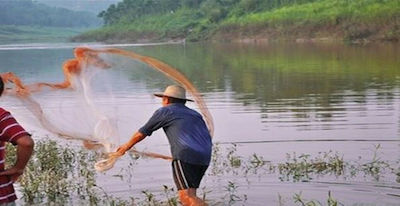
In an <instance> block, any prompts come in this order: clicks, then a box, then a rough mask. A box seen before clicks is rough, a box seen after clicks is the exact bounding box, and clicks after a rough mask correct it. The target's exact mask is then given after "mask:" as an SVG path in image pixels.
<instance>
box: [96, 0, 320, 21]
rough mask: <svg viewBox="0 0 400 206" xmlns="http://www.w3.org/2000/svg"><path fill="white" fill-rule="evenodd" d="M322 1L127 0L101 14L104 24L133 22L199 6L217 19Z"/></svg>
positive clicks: (214, 19)
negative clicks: (149, 16) (137, 19)
mask: <svg viewBox="0 0 400 206" xmlns="http://www.w3.org/2000/svg"><path fill="white" fill-rule="evenodd" d="M315 1H318V0H123V1H122V2H119V3H117V4H112V5H111V6H110V7H109V8H108V9H107V10H105V11H102V12H100V13H99V14H98V17H100V18H102V19H103V22H104V24H106V25H111V24H116V23H121V22H124V21H128V22H129V21H131V20H134V19H136V18H140V17H142V16H146V15H155V14H165V13H174V12H175V11H176V10H178V9H181V8H190V9H197V10H198V14H199V15H200V16H201V17H207V18H208V19H209V20H210V21H212V22H217V21H219V20H221V19H223V18H224V17H226V16H227V15H238V16H240V15H243V14H245V13H248V12H261V11H268V10H272V9H275V8H280V7H283V6H288V5H293V4H303V3H309V2H315Z"/></svg>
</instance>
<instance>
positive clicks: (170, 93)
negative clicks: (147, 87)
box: [154, 85, 193, 102]
mask: <svg viewBox="0 0 400 206" xmlns="http://www.w3.org/2000/svg"><path fill="white" fill-rule="evenodd" d="M154 96H156V97H172V98H176V99H184V100H187V101H191V102H193V100H191V99H186V90H185V89H184V88H183V87H181V86H178V85H170V86H168V87H167V88H165V91H164V93H155V94H154Z"/></svg>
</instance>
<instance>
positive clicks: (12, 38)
mask: <svg viewBox="0 0 400 206" xmlns="http://www.w3.org/2000/svg"><path fill="white" fill-rule="evenodd" d="M87 30H88V29H87V28H56V27H41V26H14V25H0V43H2V44H7V43H25V42H29V43H32V42H35V43H36V42H67V41H68V39H69V38H71V37H72V36H75V35H78V34H79V33H82V32H84V31H87Z"/></svg>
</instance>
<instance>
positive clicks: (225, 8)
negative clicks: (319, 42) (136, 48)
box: [74, 0, 400, 42]
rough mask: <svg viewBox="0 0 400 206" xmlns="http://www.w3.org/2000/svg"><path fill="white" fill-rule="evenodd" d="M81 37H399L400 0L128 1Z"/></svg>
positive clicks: (110, 10)
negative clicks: (100, 26)
mask: <svg viewBox="0 0 400 206" xmlns="http://www.w3.org/2000/svg"><path fill="white" fill-rule="evenodd" d="M98 16H99V17H101V18H102V19H103V21H104V24H105V26H104V27H103V28H102V29H98V30H93V31H91V32H87V33H84V34H83V35H80V36H77V37H76V38H75V39H74V40H76V41H88V40H95V41H111V42H112V41H120V42H121V41H126V42H130V41H138V40H150V41H160V40H161V41H163V40H169V39H184V38H185V39H187V40H190V41H199V40H205V39H211V38H213V39H223V40H229V39H234V38H238V39H243V38H250V39H252V38H267V39H271V38H272V39H276V38H285V37H289V38H316V37H317V38H318V37H320V38H325V37H328V38H332V39H343V40H346V41H347V40H350V41H358V40H361V41H363V40H364V39H370V40H389V41H396V40H399V39H400V25H399V22H400V1H398V0H123V1H122V2H119V3H118V4H113V5H111V6H110V7H109V8H108V9H107V10H105V11H102V12H101V13H100V14H99V15H98Z"/></svg>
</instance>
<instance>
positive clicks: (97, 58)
mask: <svg viewBox="0 0 400 206" xmlns="http://www.w3.org/2000/svg"><path fill="white" fill-rule="evenodd" d="M107 55H117V56H119V57H124V58H129V59H131V60H132V59H133V60H135V61H138V62H141V63H144V64H147V65H148V66H150V68H153V69H155V70H156V71H159V72H161V73H163V74H164V75H166V76H167V77H168V78H169V79H171V80H173V81H175V82H176V83H178V84H180V85H182V86H183V87H184V88H185V89H186V90H187V91H188V92H189V93H190V94H191V95H192V96H193V99H194V100H195V102H196V104H197V105H198V107H199V110H200V112H201V113H202V115H203V117H204V119H205V121H206V123H207V126H208V128H209V131H210V133H211V135H212V134H213V131H214V127H213V121H212V117H211V114H210V113H209V111H208V109H207V106H206V104H205V102H204V100H203V99H202V97H201V95H200V94H199V92H198V90H197V89H196V88H195V87H194V86H193V84H192V83H191V82H190V81H189V80H188V79H187V78H186V77H185V76H184V75H183V74H181V73H180V72H179V71H177V70H176V69H175V68H173V67H171V66H169V65H167V64H165V63H163V62H161V61H159V60H157V59H155V58H152V57H147V56H142V55H139V54H136V53H134V52H131V51H125V50H121V49H115V48H105V49H92V48H86V47H78V48H76V49H75V50H74V56H75V58H73V59H70V60H67V61H65V63H64V64H63V67H62V69H63V74H64V78H65V79H64V81H63V82H59V83H49V82H35V83H31V84H24V82H23V81H22V80H21V79H20V78H19V77H17V76H16V75H14V74H13V73H11V72H8V73H2V74H0V75H1V77H2V79H3V81H4V83H5V85H6V90H5V95H7V96H12V97H15V98H17V99H19V100H21V101H22V102H23V105H24V106H25V107H26V108H27V109H28V110H29V112H30V113H31V114H33V116H34V117H35V118H36V119H37V120H38V122H39V123H40V126H41V127H43V128H45V129H46V130H48V131H50V132H52V133H54V134H57V135H58V136H60V137H64V138H66V139H77V140H81V141H83V145H84V146H85V147H86V148H87V149H100V148H102V149H103V151H104V152H105V153H111V152H113V151H115V149H116V148H117V147H118V146H119V134H118V129H117V125H116V122H117V121H116V119H118V117H115V116H113V115H111V114H112V113H110V112H107V110H106V109H101V108H100V107H99V106H98V104H97V103H96V101H95V100H94V98H93V96H92V92H93V84H92V81H93V79H95V78H97V76H96V75H98V74H101V73H104V72H105V71H107V70H110V69H113V65H112V64H113V62H112V61H109V59H110V58H107ZM60 90H71V91H73V95H71V96H69V98H71V99H74V98H75V99H80V100H79V101H80V102H81V104H80V106H78V107H79V109H81V111H80V112H81V113H82V112H84V113H87V115H86V116H87V117H88V119H85V122H84V123H83V122H82V123H81V124H80V125H87V130H86V132H84V130H83V129H79V130H80V131H77V129H76V128H74V127H73V126H71V124H69V122H74V123H75V124H79V120H77V119H72V120H68V118H67V117H66V116H63V115H62V114H63V113H60V114H58V115H57V114H55V113H54V112H53V113H51V114H53V115H49V114H48V112H44V110H43V108H44V104H45V103H44V102H40V101H38V98H34V96H35V94H40V95H42V96H41V97H40V98H46V95H49V94H51V93H52V92H57V91H60ZM105 99H107V98H105ZM67 100H68V99H66V100H65V101H63V102H62V104H64V103H65V102H66V101H67ZM46 104H51V102H47V103H46ZM47 107H48V105H46V108H47ZM49 108H51V107H49ZM52 111H54V110H52ZM65 113H66V112H64V114H65ZM68 113H70V111H68ZM132 132H133V131H132ZM133 151H134V152H136V153H139V154H142V155H147V156H150V157H154V158H162V159H171V158H170V157H169V156H165V155H161V154H157V153H151V152H139V151H136V150H133ZM117 158H118V157H115V156H112V157H110V158H108V159H105V160H101V161H99V162H98V163H97V164H96V169H97V170H99V171H104V170H106V169H109V168H112V167H113V164H114V162H115V161H116V160H117Z"/></svg>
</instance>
